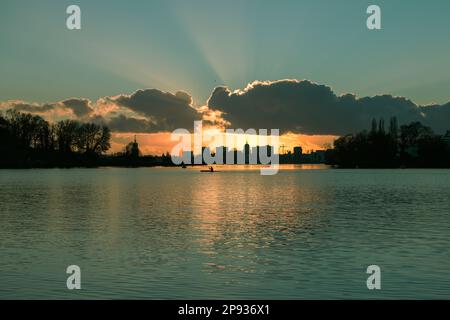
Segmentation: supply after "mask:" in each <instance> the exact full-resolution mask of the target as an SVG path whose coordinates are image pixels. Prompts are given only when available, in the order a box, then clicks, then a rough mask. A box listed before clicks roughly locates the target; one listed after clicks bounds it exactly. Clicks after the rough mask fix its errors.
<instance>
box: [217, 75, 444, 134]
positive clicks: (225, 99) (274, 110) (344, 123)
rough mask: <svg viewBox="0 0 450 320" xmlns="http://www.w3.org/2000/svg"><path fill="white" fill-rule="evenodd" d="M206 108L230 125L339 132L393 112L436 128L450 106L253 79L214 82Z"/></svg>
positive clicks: (440, 127)
mask: <svg viewBox="0 0 450 320" xmlns="http://www.w3.org/2000/svg"><path fill="white" fill-rule="evenodd" d="M208 107H209V109H212V110H218V111H221V112H223V115H222V117H223V118H224V120H226V121H228V122H230V127H232V128H242V129H247V128H255V129H259V128H267V129H270V128H279V129H280V130H281V131H282V132H288V131H290V132H294V133H303V134H332V135H341V134H347V133H351V132H355V131H358V130H363V129H367V128H368V127H369V126H370V122H371V120H372V119H373V118H381V117H383V118H385V119H386V120H387V119H389V118H390V117H392V116H396V117H397V118H398V120H399V122H400V123H407V122H411V121H421V122H423V123H425V124H427V125H430V126H432V127H433V128H434V129H435V130H436V131H437V132H442V131H443V130H445V129H446V128H449V127H450V123H449V122H450V114H449V113H450V105H449V104H447V105H443V106H428V107H421V106H417V105H416V104H414V103H413V102H412V101H410V100H408V99H405V98H402V97H394V96H391V95H381V96H375V97H365V98H357V97H356V96H354V95H352V94H346V95H342V96H337V95H336V94H335V93H334V92H333V91H332V90H331V88H330V87H327V86H324V85H318V84H315V83H312V82H310V81H306V80H304V81H297V80H280V81H274V82H254V83H252V84H250V85H249V86H248V87H247V88H246V89H245V90H241V91H235V92H231V90H230V89H229V88H227V87H218V88H216V89H215V90H214V92H213V93H212V95H211V97H210V99H209V100H208Z"/></svg>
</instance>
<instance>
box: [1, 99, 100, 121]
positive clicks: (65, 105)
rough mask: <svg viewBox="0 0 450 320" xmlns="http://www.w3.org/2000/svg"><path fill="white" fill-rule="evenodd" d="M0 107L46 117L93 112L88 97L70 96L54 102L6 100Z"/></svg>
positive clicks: (84, 114)
mask: <svg viewBox="0 0 450 320" xmlns="http://www.w3.org/2000/svg"><path fill="white" fill-rule="evenodd" d="M1 108H2V109H13V110H16V111H19V112H25V113H32V114H38V115H42V116H44V117H46V118H52V119H54V118H55V117H56V118H58V117H61V118H67V117H72V118H80V119H81V118H83V117H87V116H89V115H90V114H91V113H92V112H93V106H92V102H91V101H90V100H88V99H78V98H71V99H67V100H64V101H60V102H54V103H44V104H39V103H29V102H25V101H20V100H13V101H7V102H4V103H2V104H1Z"/></svg>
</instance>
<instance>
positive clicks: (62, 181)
mask: <svg viewBox="0 0 450 320" xmlns="http://www.w3.org/2000/svg"><path fill="white" fill-rule="evenodd" d="M199 170H200V168H189V169H185V170H183V169H180V168H99V169H48V170H0V298H3V299H5V298H6V299H12V298H20V299H22V298H27V299H43V298H45V299H46V298H50V299H54V298H62V299H66V298H80V299H92V298H106V299H109V298H114V299H116V298H126V299H134V298H142V299H250V298H258V299H342V298H350V299H366V298H368V299H379V298H387V299H393V298H405V299H416V298H423V299H448V298H450V270H449V266H450V170H409V169H408V170H336V169H327V168H326V167H320V166H319V167H315V166H304V167H297V166H282V169H281V170H280V172H279V173H278V174H277V175H274V176H262V175H260V172H259V168H257V167H245V166H235V167H233V166H229V167H222V168H220V170H222V171H221V172H217V173H213V174H211V173H200V172H199ZM373 264H374V265H378V266H380V268H381V283H382V288H381V290H368V289H367V286H366V280H367V277H368V276H369V275H368V274H367V273H366V269H367V267H368V266H369V265H373ZM69 265H78V266H80V268H81V274H82V276H81V283H82V290H73V291H70V290H68V289H67V287H66V279H67V277H68V275H67V274H66V268H67V266H69Z"/></svg>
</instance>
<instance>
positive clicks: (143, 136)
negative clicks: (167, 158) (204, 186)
mask: <svg viewBox="0 0 450 320" xmlns="http://www.w3.org/2000/svg"><path fill="white" fill-rule="evenodd" d="M71 4H77V5H79V6H80V7H81V11H82V29H81V30H79V31H69V30H67V28H66V25H65V20H66V18H67V15H66V13H65V11H66V7H67V6H68V5H71ZM370 4H377V5H379V6H380V7H381V9H382V30H379V31H369V30H368V29H367V28H366V18H367V14H366V8H367V7H368V5H370ZM448 12H450V2H448V1H442V0H432V1H419V0H412V1H408V2H400V1H381V0H377V1H365V0H348V1H323V0H295V1H294V0H292V1H289V0H282V1H263V0H246V1H242V0H239V1H235V0H227V1H218V0H208V1H206V0H203V1H200V0H190V1H185V0H183V1H176V0H161V1H158V0H152V1H106V0H105V1H87V0H83V1H56V0H54V1H50V0H41V1H32V2H31V1H25V0H14V1H13V0H3V1H2V4H1V10H0V30H1V31H0V43H1V49H0V70H1V77H0V109H2V110H6V109H9V108H16V109H17V110H20V111H26V112H32V113H36V114H40V115H42V116H44V117H45V118H46V119H48V120H50V121H54V120H59V119H64V118H73V119H80V120H82V121H94V122H99V123H105V124H107V125H108V126H110V127H111V129H112V130H113V132H114V138H113V151H119V150H120V149H121V148H123V145H124V144H126V143H127V142H129V141H130V140H131V139H132V138H133V136H134V135H135V134H137V136H138V140H139V142H140V144H141V148H142V151H143V153H161V152H165V151H169V149H170V147H171V145H172V144H173V142H171V141H170V139H169V136H170V132H171V131H172V130H174V129H176V128H180V127H182V128H186V129H190V130H192V128H193V121H194V120H199V119H204V120H208V121H209V125H211V126H213V127H229V128H243V129H247V128H257V129H259V128H267V129H271V128H279V129H280V130H281V131H282V133H283V138H282V144H286V145H287V146H289V147H292V146H294V145H302V146H303V147H304V149H306V150H311V149H318V148H323V147H325V146H327V145H328V144H332V141H333V139H334V137H336V136H338V135H342V134H346V133H351V132H354V131H356V130H361V129H364V128H367V127H368V126H370V120H371V118H373V117H390V116H397V117H398V118H399V120H400V122H407V121H413V120H420V121H422V122H424V123H426V124H428V125H431V126H432V127H433V128H435V130H436V131H444V130H445V129H450V128H447V127H446V126H447V123H448V122H449V119H450V104H448V102H449V101H450V90H449V88H450V63H449V52H450V42H449V41H448V32H449V30H450V19H449V17H448ZM403 97H405V98H403Z"/></svg>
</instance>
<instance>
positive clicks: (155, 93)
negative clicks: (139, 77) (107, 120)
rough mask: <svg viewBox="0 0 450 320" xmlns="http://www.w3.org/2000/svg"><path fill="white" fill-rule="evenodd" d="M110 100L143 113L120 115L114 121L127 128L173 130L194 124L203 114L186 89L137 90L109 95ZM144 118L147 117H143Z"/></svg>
mask: <svg viewBox="0 0 450 320" xmlns="http://www.w3.org/2000/svg"><path fill="white" fill-rule="evenodd" d="M109 101H110V102H111V103H115V104H117V105H118V106H120V107H124V108H128V109H129V110H131V111H133V112H135V113H137V114H138V115H140V116H141V117H140V118H141V119H139V117H117V118H115V119H112V120H111V122H112V123H113V124H114V125H116V126H117V127H120V128H122V129H123V130H125V127H127V126H130V127H134V128H140V130H146V132H163V131H173V130H175V129H177V128H186V129H189V128H193V126H194V121H195V120H201V119H202V114H201V113H200V112H199V110H197V109H195V108H194V107H193V106H192V103H193V101H192V97H191V96H190V95H189V94H187V93H186V92H182V91H179V92H177V93H175V94H172V93H169V92H163V91H160V90H157V89H146V90H138V91H136V92H135V93H133V94H131V95H119V96H116V97H110V98H109ZM142 118H144V119H142Z"/></svg>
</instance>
